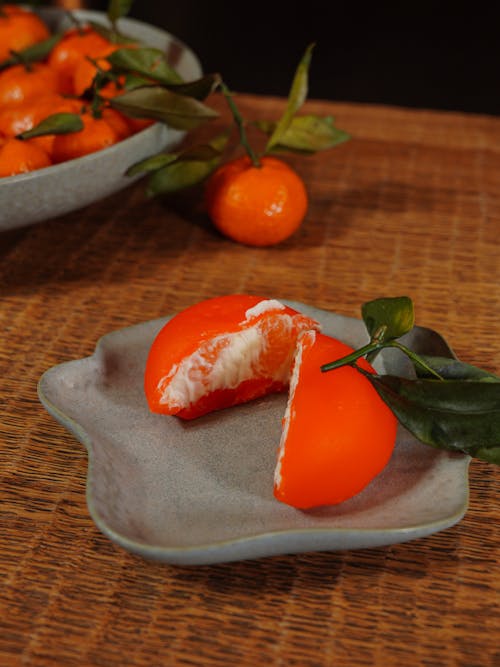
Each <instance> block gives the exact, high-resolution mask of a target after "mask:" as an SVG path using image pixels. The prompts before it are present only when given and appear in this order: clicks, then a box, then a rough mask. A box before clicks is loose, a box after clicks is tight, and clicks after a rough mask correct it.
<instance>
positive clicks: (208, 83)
mask: <svg viewBox="0 0 500 667" xmlns="http://www.w3.org/2000/svg"><path fill="white" fill-rule="evenodd" d="M219 83H220V76H219V75H218V74H206V75H205V76H203V77H201V78H200V79H195V80H194V81H188V82H186V83H175V84H169V86H168V87H169V89H170V90H171V91H172V92H174V93H177V94H178V95H187V97H194V98H195V99H197V100H200V101H201V100H204V99H205V98H207V97H208V96H209V95H210V93H213V91H214V90H215V89H216V87H217V86H218V85H219Z"/></svg>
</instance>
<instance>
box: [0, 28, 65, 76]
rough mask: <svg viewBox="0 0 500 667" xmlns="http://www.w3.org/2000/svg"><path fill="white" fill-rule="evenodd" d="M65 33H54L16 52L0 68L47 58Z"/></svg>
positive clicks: (27, 63)
mask: <svg viewBox="0 0 500 667" xmlns="http://www.w3.org/2000/svg"><path fill="white" fill-rule="evenodd" d="M63 34H64V33H63V32H57V33H54V34H53V35H51V36H50V37H48V38H47V39H44V40H43V42H38V43H37V44H33V45H32V46H28V47H26V48H25V49H23V50H22V51H17V52H15V53H14V54H13V55H12V56H10V57H9V58H7V59H6V60H4V61H3V62H1V63H0V70H3V69H6V68H7V67H11V66H12V65H17V64H19V63H24V64H25V65H29V64H30V63H35V62H39V61H41V60H45V58H46V57H47V56H48V55H49V53H50V52H51V51H52V49H53V48H54V46H55V45H56V44H57V43H58V42H60V41H61V39H62V37H63Z"/></svg>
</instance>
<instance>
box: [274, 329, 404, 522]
mask: <svg viewBox="0 0 500 667" xmlns="http://www.w3.org/2000/svg"><path fill="white" fill-rule="evenodd" d="M350 352H352V348H350V347H349V346H348V345H345V344H344V343H342V342H340V341H338V340H336V339H334V338H331V337H329V336H326V335H324V334H321V333H316V332H314V331H308V332H305V333H303V334H302V335H301V336H300V337H299V339H298V343H297V350H296V355H295V359H294V363H293V370H292V377H291V380H290V390H289V396H288V404H287V408H286V411H285V416H284V419H283V430H282V436H281V442H280V445H279V454H278V462H277V466H276V469H275V476H274V495H275V497H276V498H277V499H278V500H280V501H281V502H283V503H286V504H287V505H292V506H293V507H296V508H300V509H310V508H312V507H317V506H321V505H334V504H337V503H340V502H343V501H344V500H347V499H348V498H351V497H352V496H354V495H355V494H357V493H359V492H360V491H361V490H362V489H364V488H365V487H366V486H367V485H368V484H369V483H370V482H371V481H372V480H373V479H374V478H375V477H376V476H377V475H378V474H379V473H380V472H381V471H382V470H383V469H384V467H385V466H386V465H387V463H388V461H389V459H390V457H391V454H392V451H393V449H394V445H395V441H396V430H397V419H396V417H395V416H394V414H393V413H392V412H391V410H390V409H389V408H388V407H387V405H386V404H385V403H384V401H383V400H382V399H381V398H380V396H379V395H378V393H377V392H376V390H375V389H374V388H373V386H372V385H371V383H370V382H369V380H368V379H367V378H366V377H364V376H363V375H362V374H361V373H360V372H359V371H357V370H356V369H355V368H353V367H351V366H343V367H341V368H338V369H336V370H333V371H328V372H326V373H322V372H321V370H320V368H321V366H322V365H323V364H326V363H328V362H330V361H334V360H335V359H340V358H341V357H343V356H345V355H346V354H349V353H350ZM358 364H359V365H360V366H362V367H363V368H364V369H366V370H368V371H371V372H373V368H372V367H371V366H370V364H369V363H368V362H367V361H365V360H364V359H363V360H360V361H358Z"/></svg>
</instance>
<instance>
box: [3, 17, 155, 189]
mask: <svg viewBox="0 0 500 667" xmlns="http://www.w3.org/2000/svg"><path fill="white" fill-rule="evenodd" d="M49 37H50V33H49V30H48V28H47V26H46V25H45V24H44V22H43V21H42V19H41V18H40V17H39V16H38V15H37V14H35V13H34V12H32V11H31V10H29V9H25V8H23V7H20V6H17V5H9V4H7V5H2V6H1V13H0V177H3V176H13V175H15V174H20V173H23V172H27V171H32V170H35V169H40V168H42V167H47V166H49V165H51V164H58V163H61V162H64V161H66V160H71V159H73V158H77V157H81V156H83V155H87V154H89V153H93V152H95V151H98V150H100V149H102V148H106V147H107V146H111V145H112V144H115V143H117V142H119V141H121V140H122V139H125V138H126V137H128V136H130V135H132V134H134V133H135V132H138V131H139V130H141V129H143V128H144V127H145V126H147V125H148V124H150V123H152V122H153V121H149V120H144V121H142V120H137V119H132V118H128V117H126V116H125V115H123V114H121V113H120V112H119V111H117V110H116V109H112V108H110V107H107V106H104V107H103V108H102V110H101V111H100V113H99V114H94V113H92V111H91V108H90V103H89V100H88V99H86V96H85V93H86V92H87V90H88V89H89V88H90V87H91V86H92V82H93V80H94V76H95V74H96V73H97V71H98V70H97V66H99V67H101V68H102V69H106V67H109V65H108V64H107V61H106V60H104V58H106V56H108V55H109V54H110V53H112V52H113V51H114V50H115V49H117V48H118V46H117V45H115V44H113V43H111V42H110V41H108V40H107V39H106V38H105V37H104V36H102V35H101V34H99V33H98V32H97V31H95V30H94V29H93V28H92V27H83V28H81V27H75V28H70V29H68V30H67V31H66V32H65V33H64V35H63V36H62V38H61V39H60V40H59V41H58V42H57V43H56V45H55V46H54V47H53V48H52V49H51V50H50V52H49V53H48V55H47V56H46V57H45V58H44V59H43V60H41V61H39V62H32V63H29V64H25V63H23V62H12V63H11V64H9V65H8V66H3V67H2V63H6V62H9V63H10V62H11V60H12V54H14V55H15V54H16V53H19V52H20V51H22V50H23V49H26V48H27V47H31V46H33V45H36V44H40V43H42V42H44V41H45V40H47V39H49ZM122 46H123V45H122ZM14 61H15V57H14ZM120 92H122V91H121V87H120V86H119V85H118V84H116V83H114V82H112V83H109V84H107V85H106V86H105V88H104V89H103V90H102V91H100V94H101V95H102V96H103V97H104V98H106V97H108V98H109V97H112V96H114V95H117V94H119V93H120ZM63 112H67V113H72V114H78V115H79V116H80V117H81V121H82V124H83V129H82V130H80V131H78V132H71V133H67V134H50V135H45V136H40V137H34V138H30V139H20V138H18V135H19V134H21V133H23V132H26V131H28V130H30V129H32V128H33V127H34V126H36V125H38V124H39V123H40V122H41V121H42V120H44V119H45V118H47V117H48V116H51V115H53V114H56V113H63Z"/></svg>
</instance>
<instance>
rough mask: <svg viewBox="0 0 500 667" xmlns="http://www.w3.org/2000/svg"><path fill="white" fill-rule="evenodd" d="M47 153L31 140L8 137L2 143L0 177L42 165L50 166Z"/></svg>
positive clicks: (32, 169) (39, 167)
mask: <svg viewBox="0 0 500 667" xmlns="http://www.w3.org/2000/svg"><path fill="white" fill-rule="evenodd" d="M50 165H51V161H50V158H49V156H48V155H47V153H46V152H45V151H44V150H43V149H42V148H40V147H39V146H37V145H36V144H34V143H33V142H32V141H31V140H29V141H21V140H20V139H6V140H5V141H4V143H3V144H1V145H0V177H2V178H3V177H6V176H14V175H16V174H22V173H25V172H28V171H34V170H35V169H41V168H42V167H49V166H50Z"/></svg>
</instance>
